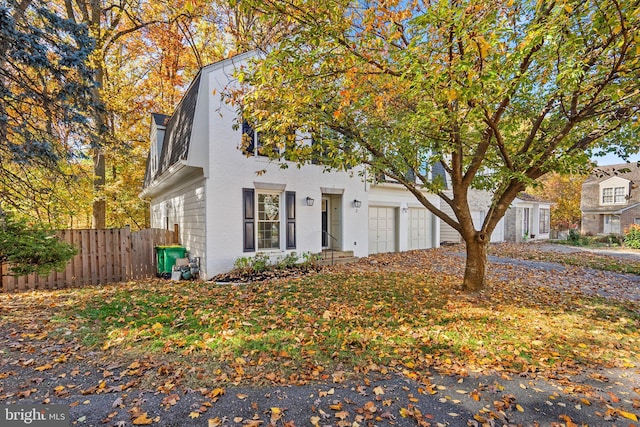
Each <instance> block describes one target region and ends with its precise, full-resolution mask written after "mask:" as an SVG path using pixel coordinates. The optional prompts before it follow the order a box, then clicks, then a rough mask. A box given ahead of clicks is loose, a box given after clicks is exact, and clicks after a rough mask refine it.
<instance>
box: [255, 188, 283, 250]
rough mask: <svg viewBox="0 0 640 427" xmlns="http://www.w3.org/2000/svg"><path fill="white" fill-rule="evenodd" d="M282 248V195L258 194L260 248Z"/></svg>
mask: <svg viewBox="0 0 640 427" xmlns="http://www.w3.org/2000/svg"><path fill="white" fill-rule="evenodd" d="M279 248H280V195H279V194H258V249H279Z"/></svg>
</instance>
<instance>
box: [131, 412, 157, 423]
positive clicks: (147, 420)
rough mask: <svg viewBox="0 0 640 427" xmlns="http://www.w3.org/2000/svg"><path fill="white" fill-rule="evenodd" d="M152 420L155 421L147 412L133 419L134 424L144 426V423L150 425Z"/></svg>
mask: <svg viewBox="0 0 640 427" xmlns="http://www.w3.org/2000/svg"><path fill="white" fill-rule="evenodd" d="M152 422H153V420H152V419H151V418H149V417H148V416H147V413H146V412H145V413H144V414H142V415H140V416H139V417H138V418H136V419H135V420H133V425H134V426H144V425H149V424H151V423H152Z"/></svg>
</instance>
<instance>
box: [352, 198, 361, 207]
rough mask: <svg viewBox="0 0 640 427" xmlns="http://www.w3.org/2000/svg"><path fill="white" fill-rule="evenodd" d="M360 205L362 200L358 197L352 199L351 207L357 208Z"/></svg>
mask: <svg viewBox="0 0 640 427" xmlns="http://www.w3.org/2000/svg"><path fill="white" fill-rule="evenodd" d="M360 206H362V202H361V201H360V200H358V199H353V207H354V208H356V209H357V208H359V207H360Z"/></svg>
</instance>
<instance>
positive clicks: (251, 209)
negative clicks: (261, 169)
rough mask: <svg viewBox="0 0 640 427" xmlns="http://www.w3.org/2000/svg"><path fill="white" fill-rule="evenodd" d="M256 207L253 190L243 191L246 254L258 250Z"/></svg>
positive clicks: (245, 189)
mask: <svg viewBox="0 0 640 427" xmlns="http://www.w3.org/2000/svg"><path fill="white" fill-rule="evenodd" d="M255 227H256V225H255V206H254V190H253V188H243V189H242V228H243V232H242V234H243V238H242V241H243V249H244V252H254V251H255V250H256V237H255V236H256V233H255Z"/></svg>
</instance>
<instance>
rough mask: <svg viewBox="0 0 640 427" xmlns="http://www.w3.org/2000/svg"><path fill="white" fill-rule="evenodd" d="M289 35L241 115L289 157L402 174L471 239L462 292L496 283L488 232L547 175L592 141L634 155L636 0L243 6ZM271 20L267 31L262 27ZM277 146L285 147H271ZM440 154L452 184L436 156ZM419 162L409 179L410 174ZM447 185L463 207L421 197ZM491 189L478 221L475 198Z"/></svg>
mask: <svg viewBox="0 0 640 427" xmlns="http://www.w3.org/2000/svg"><path fill="white" fill-rule="evenodd" d="M241 5H242V7H246V8H250V9H251V10H252V11H254V13H255V14H256V15H259V16H261V19H263V20H264V21H266V23H267V24H269V23H271V24H272V25H271V26H272V27H275V25H274V23H275V22H287V23H289V27H288V28H287V31H286V36H284V37H282V38H281V39H279V40H278V42H277V43H275V44H272V45H270V46H268V47H267V48H266V49H265V52H264V55H263V56H261V58H260V59H259V60H256V61H255V63H254V64H253V66H251V67H249V68H248V69H247V70H246V71H244V72H243V73H241V74H240V75H239V78H240V80H241V81H242V82H244V83H246V91H244V94H243V98H242V100H241V102H242V110H243V114H244V115H245V118H247V119H248V120H250V121H251V122H252V124H254V126H255V127H256V128H257V130H258V131H261V132H263V134H264V136H265V138H264V140H265V141H266V142H267V143H270V144H278V145H282V144H287V145H288V146H287V151H286V152H287V153H288V156H287V158H288V159H294V160H298V161H300V162H305V161H307V160H309V159H310V158H311V157H313V156H314V155H315V154H314V151H317V150H314V149H313V148H311V146H310V144H308V143H307V142H305V141H303V140H302V138H297V139H298V141H297V147H296V148H294V146H293V141H292V138H289V139H290V141H284V140H283V138H281V137H278V135H291V130H292V129H296V130H297V132H296V133H297V134H298V135H311V136H312V137H313V140H314V142H316V143H317V144H316V146H319V147H321V150H322V152H323V153H327V154H328V155H329V157H331V164H330V165H331V166H332V167H339V166H342V167H345V166H350V165H353V164H356V163H365V164H367V165H369V167H370V169H372V170H373V173H372V174H369V176H376V175H377V174H379V173H381V172H383V173H385V174H387V175H388V176H390V177H392V178H394V179H396V180H398V181H400V182H401V183H402V184H403V185H405V186H406V188H407V189H409V190H410V191H411V192H412V193H413V194H414V195H415V196H416V198H417V199H418V200H419V201H420V202H421V203H422V204H423V205H424V206H425V207H427V208H428V209H430V210H431V211H432V212H434V213H435V215H437V216H438V217H439V218H441V219H442V220H443V221H445V222H446V223H447V224H449V225H450V226H452V227H453V228H454V229H456V230H457V231H458V232H460V234H461V235H462V237H463V239H464V241H465V243H466V247H467V268H466V272H465V278H464V283H463V288H464V289H467V290H477V289H480V288H482V287H483V286H484V284H485V269H486V247H487V245H488V243H489V240H490V235H491V232H492V231H493V230H494V228H495V227H496V225H497V224H498V221H499V220H500V219H501V218H502V217H503V215H504V214H505V212H506V210H507V209H508V208H509V206H510V204H511V202H512V201H513V199H514V198H515V197H516V196H517V194H518V193H519V192H520V191H522V190H524V189H525V188H526V186H527V185H528V184H531V183H532V182H533V181H534V180H536V179H537V178H539V177H541V176H543V175H544V174H546V173H547V172H549V171H559V172H577V171H583V170H584V169H586V167H587V166H588V164H589V157H590V155H591V154H592V151H593V150H595V149H604V150H605V151H607V150H618V151H621V152H626V151H637V148H638V140H637V129H638V127H637V126H638V121H637V120H638V109H639V108H640V71H639V70H640V61H639V58H640V28H639V19H640V14H639V12H638V11H639V10H640V2H639V1H638V0H619V1H618V0H587V1H577V0H567V1H550V0H540V1H537V2H535V1H530V0H495V1H494V0H492V1H488V0H470V1H456V0H435V1H420V0H416V1H407V2H405V1H398V0H396V1H394V0H391V1H388V0H373V1H348V0H338V1H335V2H317V1H312V0H287V1H281V0H246V1H244V2H241ZM265 26H267V25H265ZM273 152H277V150H273ZM434 162H439V163H441V164H442V166H443V167H444V169H445V170H446V171H447V173H448V175H449V176H450V183H451V190H450V191H449V190H445V188H444V186H443V182H442V181H441V180H440V181H438V180H435V181H433V180H431V179H430V177H429V174H428V169H427V168H425V165H432V164H434ZM407 172H410V173H407ZM424 188H426V189H428V190H429V191H431V192H434V193H436V194H438V195H439V196H440V198H441V200H442V201H443V203H446V204H448V205H449V206H450V207H451V208H452V210H453V212H454V213H455V216H454V217H451V218H450V217H449V216H447V215H446V214H445V213H444V212H443V211H442V210H440V209H439V208H438V207H437V206H434V205H433V204H431V203H430V202H429V200H427V198H425V197H424V195H423V193H422V191H421V190H422V189H424ZM470 188H483V189H487V190H490V191H491V192H492V193H493V194H494V196H493V200H492V205H491V207H490V209H489V212H488V214H487V216H486V218H485V220H484V223H483V224H482V226H481V227H480V228H479V229H477V230H476V229H475V227H474V225H473V222H472V219H471V212H470V209H469V204H468V200H467V197H468V196H467V194H468V191H469V189H470Z"/></svg>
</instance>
